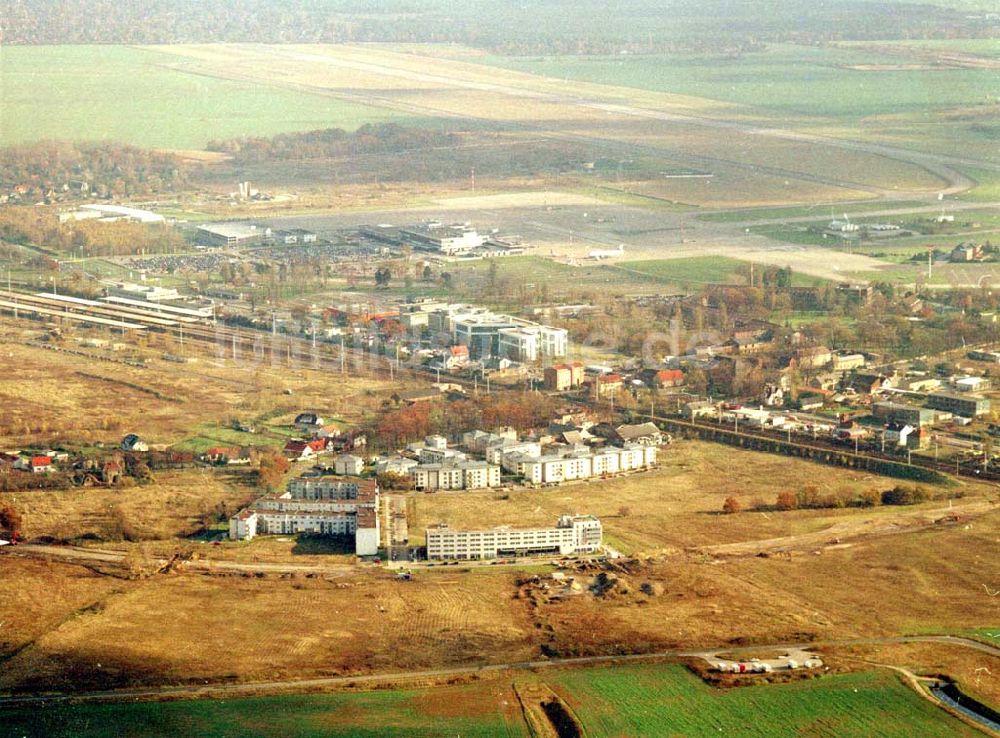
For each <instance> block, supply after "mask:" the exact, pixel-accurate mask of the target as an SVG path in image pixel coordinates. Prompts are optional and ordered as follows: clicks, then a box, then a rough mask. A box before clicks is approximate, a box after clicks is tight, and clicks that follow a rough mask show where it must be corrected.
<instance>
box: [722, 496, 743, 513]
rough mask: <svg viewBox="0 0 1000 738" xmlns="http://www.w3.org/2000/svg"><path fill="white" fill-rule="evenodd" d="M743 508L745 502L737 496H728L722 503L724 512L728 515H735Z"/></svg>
mask: <svg viewBox="0 0 1000 738" xmlns="http://www.w3.org/2000/svg"><path fill="white" fill-rule="evenodd" d="M742 509H743V503H741V502H740V501H739V500H737V499H736V498H735V497H727V498H726V501H725V502H723V503H722V512H724V513H725V514H726V515H733V514H734V513H738V512H740V511H741V510H742Z"/></svg>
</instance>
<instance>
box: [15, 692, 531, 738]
mask: <svg viewBox="0 0 1000 738" xmlns="http://www.w3.org/2000/svg"><path fill="white" fill-rule="evenodd" d="M436 700H440V701H441V702H440V703H438V702H437V701H436ZM455 703H458V704H460V705H462V706H466V708H467V709H466V710H465V711H464V712H467V713H468V714H465V715H463V714H462V713H463V710H462V709H461V708H459V709H457V710H456V709H454V704H455ZM435 708H437V709H435ZM509 715H510V716H509V717H508V716H507V715H505V714H504V711H503V706H502V704H500V703H499V701H494V700H493V695H491V694H490V690H489V688H484V687H479V686H472V687H453V688H448V689H441V690H439V691H437V692H434V693H433V698H431V693H428V692H426V691H399V692H367V693H361V694H330V695H321V696H308V697H269V698H252V699H236V700H225V701H223V700H218V701H216V700H211V701H210V700H197V701H185V702H166V703H163V702H159V703H158V702H146V703H133V704H108V705H83V706H77V707H50V708H45V709H38V708H32V709H30V710H23V711H20V710H18V711H14V712H0V725H2V726H3V727H2V730H0V734H2V735H3V736H4V738H7V737H8V736H10V737H13V736H18V738H21V737H23V738H122V736H128V737H129V738H179V737H180V736H183V737H184V738H221V737H222V736H225V738H262V737H263V736H269V737H270V736H274V738H279V737H280V738H437V737H438V736H442V735H450V736H455V735H461V736H465V737H467V738H477V737H478V738H502V737H503V736H528V735H529V734H528V731H527V728H526V727H525V726H524V723H523V721H522V720H521V718H520V716H519V715H518V713H516V712H513V711H511V712H510V713H509ZM444 725H447V729H446V730H447V732H442V730H443V729H444Z"/></svg>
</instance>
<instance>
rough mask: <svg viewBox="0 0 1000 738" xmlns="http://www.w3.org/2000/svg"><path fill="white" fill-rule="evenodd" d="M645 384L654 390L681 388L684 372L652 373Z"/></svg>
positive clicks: (664, 370)
mask: <svg viewBox="0 0 1000 738" xmlns="http://www.w3.org/2000/svg"><path fill="white" fill-rule="evenodd" d="M646 382H647V383H648V384H649V385H650V386H651V387H654V388H655V389H667V388H668V387H683V386H684V372H683V371H681V370H680V369H660V370H659V371H655V372H653V373H652V376H651V377H649V378H648V379H646Z"/></svg>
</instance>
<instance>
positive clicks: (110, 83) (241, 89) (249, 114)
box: [0, 45, 406, 149]
mask: <svg viewBox="0 0 1000 738" xmlns="http://www.w3.org/2000/svg"><path fill="white" fill-rule="evenodd" d="M170 63H173V64H174V65H175V66H168V64H170ZM0 110H2V115H0V143H2V145H4V146H7V145H11V144H17V143H28V142H32V141H38V140H43V139H68V140H75V141H102V140H103V141H118V142H123V143H129V144H133V145H136V146H143V147H152V148H170V149H201V148H204V146H205V144H206V143H207V142H208V141H209V140H210V139H218V138H235V137H239V136H271V135H275V134H278V133H285V132H291V131H305V130H313V129H318V128H344V129H347V130H354V129H356V128H358V127H359V126H361V125H363V124H365V123H378V122H382V121H389V120H393V121H403V120H406V117H405V116H402V115H401V114H399V113H394V112H393V111H390V110H387V109H383V108H375V107H369V106H366V105H361V104H357V103H353V102H346V101H342V100H337V99H335V98H332V97H325V96H322V95H316V94H311V93H307V92H298V91H295V90H288V89H281V88H279V87H265V86H261V85H255V84H249V83H244V82H239V81H233V80H225V79H216V78H211V77H206V76H202V75H196V74H190V73H187V72H184V71H183V70H182V69H181V68H180V67H179V66H176V59H174V58H173V57H169V56H167V55H165V54H160V53H158V52H155V51H147V50H143V49H134V48H130V47H126V46H3V45H0Z"/></svg>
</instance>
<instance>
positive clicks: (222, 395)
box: [0, 319, 390, 448]
mask: <svg viewBox="0 0 1000 738" xmlns="http://www.w3.org/2000/svg"><path fill="white" fill-rule="evenodd" d="M0 325H3V326H4V327H5V328H8V329H9V328H10V327H11V326H12V325H13V324H12V323H8V322H7V321H6V319H3V322H2V323H0ZM16 330H17V331H18V332H17V333H13V332H8V334H7V336H6V337H5V343H4V354H5V357H4V358H5V360H4V362H3V363H2V365H0V405H2V406H3V408H4V413H3V417H2V419H0V448H7V447H15V448H16V447H17V446H18V445H19V444H29V443H31V444H34V445H36V446H37V445H41V444H59V443H65V444H67V445H70V446H73V447H76V446H80V445H83V444H88V443H89V444H93V443H97V442H101V443H104V444H107V445H112V446H114V445H117V444H118V442H119V441H120V440H121V438H122V436H123V435H124V434H125V433H129V432H136V433H139V434H140V435H142V436H143V437H144V438H145V439H146V440H147V442H149V443H150V444H163V445H171V444H174V443H178V442H180V441H182V440H184V439H185V438H189V437H190V436H192V435H198V433H199V432H200V430H202V429H204V428H205V427H206V426H207V427H209V428H218V427H220V426H221V425H223V424H225V423H227V422H229V420H230V419H231V418H233V417H241V418H243V419H247V420H249V419H253V418H257V417H262V416H263V417H268V418H270V417H275V416H284V417H288V416H291V415H293V414H294V413H295V412H296V410H300V409H306V408H308V409H315V410H318V411H320V412H322V413H325V414H327V415H328V416H331V417H337V418H341V419H343V420H345V421H346V422H349V423H350V422H357V421H359V420H361V419H362V418H363V417H364V416H365V413H367V412H369V411H371V409H372V408H373V407H374V406H375V405H376V404H377V401H378V397H379V393H384V392H385V391H386V390H387V389H388V388H389V386H390V385H389V383H388V382H380V381H377V380H372V379H347V380H343V379H341V378H340V377H339V376H338V377H337V381H336V382H331V381H330V378H331V374H330V373H329V372H326V371H317V370H313V369H308V368H302V367H295V366H292V367H287V366H282V365H281V364H278V365H271V364H270V363H256V362H254V361H252V360H249V359H244V360H241V361H238V362H233V361H232V360H231V359H228V358H224V359H220V358H218V357H217V356H215V355H214V353H213V352H212V351H211V350H208V349H203V348H201V347H195V346H192V345H191V344H190V343H189V344H188V345H187V346H186V347H185V348H184V349H181V347H180V346H179V345H178V344H177V342H176V339H173V338H170V337H165V336H157V335H153V336H150V337H148V338H146V339H142V338H139V339H132V338H129V339H126V340H127V341H136V340H138V344H137V345H136V347H135V349H134V350H133V351H130V352H127V353H136V354H138V355H141V356H145V357H146V358H147V359H149V360H150V364H149V366H148V367H147V368H145V369H140V368H135V367H130V366H124V365H122V364H117V363H111V362H109V361H101V360H99V359H96V358H95V359H90V358H81V357H80V356H76V355H71V354H61V353H57V352H55V351H48V350H45V349H42V348H38V347H35V346H28V345H24V344H23V343H22V341H23V340H25V339H27V338H28V337H31V336H33V335H37V333H38V332H37V331H34V332H30V331H25V329H24V328H23V324H20V325H18V326H17V329H16ZM78 335H87V334H86V333H80V334H78ZM114 340H120V339H119V338H116V339H114ZM64 345H65V346H67V347H68V348H73V349H76V348H77V345H76V342H75V341H74V340H72V339H71V338H68V339H66V341H65V344H64ZM167 350H169V351H175V352H179V351H181V350H183V352H184V353H185V354H186V355H189V356H192V357H194V358H195V359H196V362H195V363H190V364H175V363H171V362H166V361H163V360H162V358H161V357H162V355H163V353H164V351H167ZM94 353H97V352H94ZM285 390H288V391H289V392H290V394H285ZM243 442H244V443H247V444H252V443H255V442H259V439H257V438H256V437H255V436H248V437H247V439H246V440H245V441H243ZM271 443H274V440H273V439H271Z"/></svg>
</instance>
